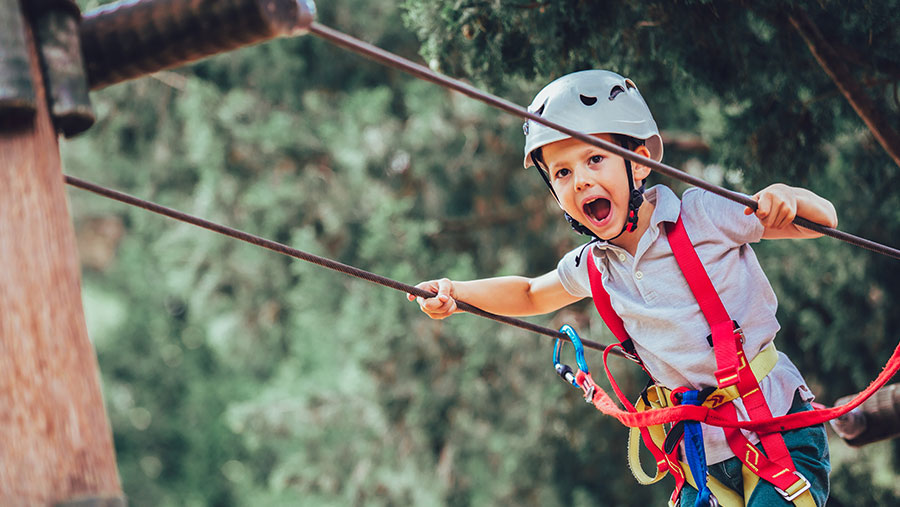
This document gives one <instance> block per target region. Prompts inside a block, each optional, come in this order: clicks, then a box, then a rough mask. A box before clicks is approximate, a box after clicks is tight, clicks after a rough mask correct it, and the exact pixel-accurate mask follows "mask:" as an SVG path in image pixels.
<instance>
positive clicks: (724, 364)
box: [666, 214, 740, 389]
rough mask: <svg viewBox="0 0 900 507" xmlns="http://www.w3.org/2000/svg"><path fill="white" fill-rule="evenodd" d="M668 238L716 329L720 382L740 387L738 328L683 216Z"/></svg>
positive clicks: (721, 385) (670, 227)
mask: <svg viewBox="0 0 900 507" xmlns="http://www.w3.org/2000/svg"><path fill="white" fill-rule="evenodd" d="M666 237H667V238H668V240H669V245H670V246H671V247H672V253H673V254H674V255H675V261H676V262H677V263H678V267H680V268H681V272H682V273H683V274H684V278H685V279H686V280H687V283H688V286H689V287H690V288H691V292H692V293H693V294H694V298H696V299H697V304H699V305H700V311H701V312H703V316H704V317H706V321H707V322H708V323H709V326H710V328H711V329H712V344H713V352H715V354H716V367H717V368H718V370H716V382H717V383H718V385H719V388H722V389H724V388H727V387H730V386H733V385H736V384H737V383H738V382H739V376H738V356H737V347H738V346H739V345H740V344H739V343H737V341H736V340H735V334H736V333H735V326H734V323H733V321H732V320H731V317H730V316H729V315H728V310H726V309H725V305H723V304H722V300H721V299H720V298H719V293H718V292H717V291H716V288H715V287H714V286H713V284H712V280H710V279H709V275H708V274H707V273H706V269H705V268H704V267H703V263H702V262H701V261H700V257H698V256H697V251H696V250H695V249H694V245H693V243H691V238H690V237H688V234H687V231H686V230H685V228H684V222H683V220H682V217H681V215H680V214H679V215H678V221H677V222H675V224H672V223H671V222H668V223H666Z"/></svg>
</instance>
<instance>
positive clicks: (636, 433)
mask: <svg viewBox="0 0 900 507" xmlns="http://www.w3.org/2000/svg"><path fill="white" fill-rule="evenodd" d="M777 362H778V352H777V351H776V350H775V345H773V344H770V345H769V346H768V347H766V348H765V349H763V350H762V351H761V352H760V353H759V354H757V355H756V357H754V358H753V361H751V362H750V369H751V370H752V371H753V375H754V376H755V377H756V379H757V381H759V380H761V379H762V378H763V377H765V376H766V375H768V374H769V372H770V371H772V368H774V367H775V364H776V363H777ZM731 391H734V392H733V393H732V392H731ZM671 393H672V391H671V390H670V389H668V388H665V387H661V386H657V385H653V386H651V387H650V388H648V389H647V395H646V396H647V401H648V402H649V403H650V404H649V405H648V404H647V403H645V402H644V399H643V397H641V398H638V400H637V402H636V403H635V404H634V406H635V409H637V411H638V412H644V411H646V410H653V409H657V408H665V407H667V406H669V405H670V400H669V396H670V395H671ZM737 397H738V396H737V390H736V389H729V390H723V389H717V390H716V391H713V393H712V394H711V395H710V396H709V397H707V402H704V405H705V406H709V407H710V408H715V407H717V406H719V405H721V404H723V403H727V402H729V401H731V400H733V399H735V398H737ZM647 431H649V432H650V437H651V439H652V440H653V443H654V444H656V446H657V447H659V448H662V447H663V443H664V442H665V439H666V431H665V427H664V426H663V425H661V424H660V425H656V426H649V427H647ZM627 449H628V450H627V458H628V468H630V469H631V475H633V476H634V478H635V479H636V480H637V482H638V483H639V484H642V485H645V486H646V485H648V484H653V483H654V482H658V481H659V480H660V479H662V478H663V477H665V476H666V473H667V472H661V471H660V466H661V465H662V464H661V463H657V464H656V474H655V475H654V476H653V477H651V476H650V475H649V474H647V473H646V472H644V469H643V467H642V466H641V457H640V450H641V433H640V429H639V428H629V430H628V448H627ZM681 468H682V470H683V471H684V472H685V475H686V476H687V477H690V470H689V467H688V466H687V465H684V464H682V466H681ZM709 480H710V489H712V490H713V494H714V495H716V498H719V493H718V492H717V491H716V489H719V490H722V488H724V490H727V491H728V492H730V494H731V495H733V496H734V497H735V498H738V495H737V493H735V492H734V491H732V490H730V489H729V488H727V487H725V486H724V485H722V483H720V482H719V481H716V480H715V479H714V478H713V477H710V478H709ZM690 481H691V485H693V486H694V487H695V488H696V484H695V483H693V479H690ZM712 481H715V482H716V484H717V486H716V489H713V486H712ZM745 483H746V481H745ZM721 494H723V495H727V494H728V493H724V492H723V493H721ZM719 500H720V503H721V500H722V499H721V498H719ZM741 504H743V500H741V501H740V502H739V503H733V502H732V503H731V504H730V505H735V506H739V505H741ZM723 505H725V504H723Z"/></svg>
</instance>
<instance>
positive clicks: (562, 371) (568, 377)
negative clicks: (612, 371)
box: [553, 324, 590, 389]
mask: <svg viewBox="0 0 900 507" xmlns="http://www.w3.org/2000/svg"><path fill="white" fill-rule="evenodd" d="M559 332H560V333H566V334H567V335H569V340H571V342H572V347H574V348H575V362H576V363H578V368H579V369H580V370H581V371H583V372H584V373H590V372H589V371H588V366H587V362H586V361H585V360H584V345H583V344H582V343H581V338H579V337H578V333H576V332H575V329H573V328H572V326H570V325H568V324H565V325H564V326H563V327H561V328H559ZM564 344H565V342H564V341H563V339H562V338H557V339H556V344H555V345H554V346H553V368H554V369H555V370H556V373H557V374H559V376H560V377H562V379H563V380H565V381H566V382H568V383H569V384H572V385H573V386H575V387H577V388H579V389H580V388H581V386H580V385H579V384H578V382H576V380H575V372H574V371H572V367H571V366H569V365H567V364H563V363H561V362H560V360H559V353H560V351H561V350H562V347H563V345H564Z"/></svg>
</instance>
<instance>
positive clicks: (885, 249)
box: [309, 22, 900, 259]
mask: <svg viewBox="0 0 900 507" xmlns="http://www.w3.org/2000/svg"><path fill="white" fill-rule="evenodd" d="M309 32H310V33H313V34H315V35H318V36H319V37H321V38H323V39H325V40H327V41H329V42H331V43H333V44H335V45H337V46H341V47H343V48H345V49H348V50H350V51H353V52H355V53H359V54H361V55H363V56H365V57H367V58H370V59H372V60H375V61H377V62H379V63H382V64H384V65H387V66H389V67H393V68H396V69H400V70H402V71H404V72H407V73H409V74H412V75H413V76H415V77H417V78H419V79H422V80H425V81H430V82H432V83H435V84H438V85H440V86H444V87H446V88H450V89H452V90H455V91H457V92H459V93H462V94H463V95H466V96H468V97H471V98H473V99H475V100H478V101H480V102H484V103H485V104H488V105H489V106H492V107H495V108H497V109H500V110H502V111H505V112H507V113H509V114H512V115H513V116H518V117H519V118H523V119H526V120H531V121H535V122H538V123H540V124H542V125H546V126H548V127H550V128H552V129H556V130H558V131H560V132H562V133H564V134H566V135H569V136H571V137H573V138H575V139H578V140H579V141H582V142H584V143H587V144H590V145H593V146H597V147H598V148H603V149H604V150H606V151H609V152H612V153H615V154H616V155H619V156H620V157H622V158H624V159H627V160H631V161H632V162H634V163H637V164H641V165H644V166H647V167H649V168H651V169H653V170H654V171H656V172H658V173H661V174H664V175H666V176H669V177H670V178H674V179H677V180H680V181H683V182H685V183H687V184H689V185H693V186H695V187H699V188H702V189H704V190H707V191H709V192H712V193H714V194H718V195H720V196H722V197H724V198H726V199H730V200H732V201H734V202H737V203H739V204H743V205H744V206H747V207H748V208H750V209H752V210H754V211H755V210H756V201H754V200H753V199H751V198H750V197H748V196H746V195H744V194H741V193H739V192H735V191H733V190H728V189H726V188H722V187H720V186H717V185H713V184H712V183H708V182H706V181H704V180H702V179H700V178H697V177H696V176H692V175H690V174H688V173H686V172H684V171H682V170H681V169H677V168H675V167H672V166H670V165H667V164H663V163H662V162H657V161H656V160H653V159H650V158H647V157H644V156H641V155H638V154H637V153H635V152H633V151H631V150H629V149H626V148H624V147H622V146H619V145H617V144H615V143H611V142H608V141H604V140H603V139H598V138H596V137H594V136H591V135H588V134H585V133H583V132H578V131H576V130H572V129H570V128H568V127H565V126H563V125H560V124H558V123H556V122H552V121H550V120H547V119H546V118H542V117H540V116H538V115H536V114H534V113H530V112H528V111H527V110H526V109H524V108H523V107H522V106H520V105H518V104H515V103H513V102H510V101H508V100H506V99H502V98H500V97H498V96H496V95H493V94H490V93H487V92H485V91H482V90H479V89H478V88H475V87H474V86H472V85H469V84H467V83H464V82H462V81H459V80H457V79H453V78H450V77H447V76H445V75H443V74H440V73H438V72H434V71H433V70H431V69H429V68H428V67H425V66H423V65H419V64H417V63H415V62H412V61H411V60H407V59H405V58H403V57H401V56H399V55H396V54H394V53H391V52H389V51H386V50H384V49H381V48H379V47H377V46H373V45H372V44H369V43H367V42H363V41H361V40H359V39H355V38H353V37H351V36H349V35H347V34H344V33H342V32H339V31H337V30H334V29H333V28H329V27H327V26H324V25H321V24H319V23H315V22H313V23H312V25H310V27H309ZM793 223H794V224H796V225H799V226H800V227H804V228H806V229H810V230H812V231H815V232H818V233H820V234H824V235H825V236H830V237H832V238H835V239H839V240H841V241H845V242H847V243H850V244H851V245H856V246H858V247H861V248H865V249H867V250H871V251H873V252H876V253H880V254H883V255H886V256H888V257H893V258H894V259H900V250H898V249H896V248H892V247H889V246H886V245H882V244H880V243H876V242H875V241H871V240H869V239H865V238H861V237H859V236H854V235H853V234H850V233H847V232H843V231H839V230H837V229H833V228H831V227H826V226H824V225H822V224H818V223H816V222H812V221H810V220H807V219H805V218H802V217H799V216H798V217H796V218H794V222H793Z"/></svg>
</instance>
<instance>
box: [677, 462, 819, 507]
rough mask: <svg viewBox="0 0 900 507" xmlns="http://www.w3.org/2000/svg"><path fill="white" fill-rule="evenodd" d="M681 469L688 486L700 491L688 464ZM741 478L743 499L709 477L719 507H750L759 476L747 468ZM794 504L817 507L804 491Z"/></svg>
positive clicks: (801, 506) (808, 493)
mask: <svg viewBox="0 0 900 507" xmlns="http://www.w3.org/2000/svg"><path fill="white" fill-rule="evenodd" d="M681 468H682V469H683V470H684V477H685V479H687V482H688V484H689V485H690V486H691V487H692V488H694V489H696V490H698V491H699V488H697V482H696V481H694V476H693V475H691V470H690V467H689V466H688V465H687V463H683V462H682V463H681ZM741 476H742V477H743V479H744V496H743V497H741V496H740V495H738V494H737V492H736V491H734V490H733V489H731V488H729V487H728V486H726V485H724V484H722V483H721V482H719V480H718V479H716V478H715V477H713V476H711V475H709V476H707V481H706V484H707V485H708V486H709V489H710V490H711V491H712V494H713V495H715V497H716V500H718V501H719V505H721V506H722V507H746V506H747V505H748V504H747V503H746V502H748V501H749V500H750V495H751V494H752V493H753V490H754V489H755V488H756V485H757V483H759V476H757V475H756V474H755V473H753V471H752V470H750V469H749V468H747V467H741ZM793 504H794V505H795V506H796V507H816V501H815V500H814V499H813V497H812V494H811V493H810V492H809V490H806V491H804V492H803V494H802V495H800V496H798V497H797V498H795V499H794V501H793Z"/></svg>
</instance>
